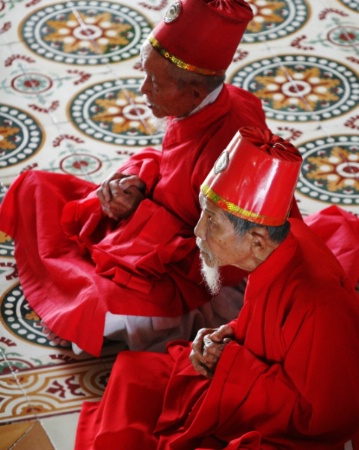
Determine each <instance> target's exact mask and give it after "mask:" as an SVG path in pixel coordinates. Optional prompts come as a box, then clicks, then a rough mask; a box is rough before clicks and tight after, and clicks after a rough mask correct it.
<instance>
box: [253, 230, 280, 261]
mask: <svg viewBox="0 0 359 450" xmlns="http://www.w3.org/2000/svg"><path fill="white" fill-rule="evenodd" d="M249 233H250V235H251V250H252V254H253V256H254V258H255V259H256V260H257V261H261V262H263V261H265V260H266V259H267V258H268V256H269V255H270V254H271V253H272V251H273V250H274V249H275V248H276V247H277V244H276V243H275V242H273V241H271V240H270V238H269V234H268V230H267V229H266V228H263V227H254V228H251V229H250V230H249Z"/></svg>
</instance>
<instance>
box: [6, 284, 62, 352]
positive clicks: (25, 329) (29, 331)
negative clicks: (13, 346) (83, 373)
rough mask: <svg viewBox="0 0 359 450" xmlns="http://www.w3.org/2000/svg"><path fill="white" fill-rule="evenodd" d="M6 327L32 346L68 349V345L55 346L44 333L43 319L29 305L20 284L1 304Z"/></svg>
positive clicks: (11, 290) (59, 344)
mask: <svg viewBox="0 0 359 450" xmlns="http://www.w3.org/2000/svg"><path fill="white" fill-rule="evenodd" d="M1 317H2V319H3V321H4V325H5V326H6V327H7V329H8V330H9V331H10V332H11V333H12V334H14V335H16V336H18V337H19V338H21V339H24V340H26V341H28V342H30V343H32V344H38V345H42V346H44V347H52V348H68V344H66V345H62V344H61V343H58V344H55V343H54V342H53V341H49V340H48V339H47V338H46V336H45V335H44V334H43V333H42V327H41V319H40V318H39V316H38V315H37V314H36V313H35V312H34V311H33V310H32V308H31V307H30V305H29V304H28V303H27V301H26V299H25V297H24V294H23V292H22V288H21V286H20V284H17V285H16V286H14V287H13V288H11V289H10V290H9V291H8V292H7V293H6V294H5V296H4V298H3V300H2V302H1Z"/></svg>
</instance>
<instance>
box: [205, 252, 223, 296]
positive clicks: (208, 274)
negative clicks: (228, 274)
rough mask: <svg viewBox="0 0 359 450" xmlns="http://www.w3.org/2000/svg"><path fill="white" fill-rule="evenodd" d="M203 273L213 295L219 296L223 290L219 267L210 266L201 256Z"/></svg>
mask: <svg viewBox="0 0 359 450" xmlns="http://www.w3.org/2000/svg"><path fill="white" fill-rule="evenodd" d="M201 262H202V264H201V272H202V276H203V278H204V281H205V283H206V285H207V287H208V289H209V291H210V293H211V294H212V295H217V294H218V292H219V291H220V289H221V277H220V273H219V269H218V266H216V265H214V264H212V265H208V264H207V263H206V261H205V259H204V258H203V256H202V255H201Z"/></svg>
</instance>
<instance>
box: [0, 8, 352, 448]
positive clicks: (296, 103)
mask: <svg viewBox="0 0 359 450" xmlns="http://www.w3.org/2000/svg"><path fill="white" fill-rule="evenodd" d="M169 3H170V2H169V1H168V0H143V1H140V0H119V1H101V0H90V1H85V0H74V1H71V2H70V1H69V2H66V1H65V2H62V1H57V0H0V182H1V192H0V195H1V197H0V201H1V198H2V197H3V195H4V192H5V191H6V189H7V187H8V185H9V184H10V183H11V182H12V180H13V179H14V177H15V176H16V175H18V174H19V173H21V172H23V171H24V170H27V169H30V168H33V169H43V170H47V171H50V172H59V173H71V174H75V175H77V176H79V177H82V178H86V179H88V180H91V181H93V182H95V183H98V182H100V181H101V180H102V179H103V178H104V177H105V176H106V175H107V174H108V173H109V172H111V171H112V170H114V168H117V167H118V166H119V165H120V164H121V162H123V161H124V160H126V158H128V157H129V156H130V155H132V154H133V153H135V152H137V151H139V150H140V149H141V148H142V147H144V146H148V145H150V146H155V147H158V148H160V144H161V139H162V133H161V132H160V131H157V130H154V129H153V128H152V126H151V123H150V121H149V118H150V114H149V111H148V109H147V108H146V106H145V105H144V103H143V100H142V98H141V95H140V94H139V91H138V88H139V85H140V80H141V78H142V73H141V68H140V64H139V48H140V46H141V43H142V42H143V40H144V39H145V37H146V36H147V35H148V33H149V31H150V29H151V28H152V27H153V26H154V24H155V23H156V22H157V21H158V20H159V19H160V17H162V15H163V14H164V11H165V9H166V8H167V6H168V5H169ZM250 4H251V6H252V7H253V10H254V12H255V18H254V20H253V21H252V22H251V24H250V26H249V28H248V31H247V32H246V34H245V36H244V39H243V41H242V44H241V45H240V47H239V49H238V51H237V53H236V55H235V58H234V60H233V63H232V65H231V66H230V68H229V70H228V72H227V75H228V76H227V81H228V82H230V83H232V84H235V85H240V86H243V87H244V88H246V89H248V90H249V91H251V92H253V93H255V94H256V95H257V96H258V97H259V98H260V99H261V100H262V102H263V105H264V108H265V111H266V114H267V118H268V123H269V125H270V127H271V128H272V130H273V131H274V132H275V133H277V134H280V135H282V136H283V137H285V138H290V139H291V140H292V142H293V143H294V144H295V145H297V146H298V147H299V148H300V151H301V152H302V154H303V158H304V164H303V168H302V173H301V176H300V180H299V183H298V188H297V193H296V197H297V199H298V201H299V206H300V209H301V211H302V213H303V214H304V215H307V214H311V213H313V212H316V211H319V210H321V209H323V208H325V207H326V206H328V205H329V204H336V205H339V206H341V207H342V208H344V209H346V210H349V211H352V212H353V213H355V214H359V179H358V175H359V133H358V130H359V109H358V100H359V79H358V70H359V27H358V23H359V2H358V0H315V1H314V0H310V1H309V0H282V1H270V0H250ZM198 20H200V18H198ZM0 308H1V318H0V425H1V426H0V450H4V449H9V448H14V449H28V450H35V449H36V450H47V449H53V448H55V449H56V450H71V449H72V448H73V440H74V434H75V428H76V422H77V417H78V411H79V409H80V407H81V403H82V402H83V400H85V399H95V398H98V397H100V396H101V394H102V392H103V389H104V386H105V383H106V379H107V377H108V374H109V372H110V370H111V364H112V362H113V359H114V355H115V354H116V352H117V351H119V350H120V348H119V347H116V346H109V347H106V349H105V351H104V354H103V356H102V357H101V358H99V359H94V358H90V357H89V356H88V355H81V356H76V355H74V354H73V353H72V351H71V350H70V349H69V348H67V347H66V345H65V343H62V342H53V341H49V340H48V339H47V337H46V336H44V335H43V334H42V328H41V325H40V319H39V317H38V316H37V315H36V313H35V312H34V311H32V310H31V308H29V306H28V304H27V302H26V299H25V298H24V296H23V294H22V291H21V286H20V285H19V281H18V278H17V272H16V263H15V260H14V257H13V242H12V240H11V238H9V237H8V236H6V235H4V234H2V233H1V232H0Z"/></svg>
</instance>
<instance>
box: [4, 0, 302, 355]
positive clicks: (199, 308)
mask: <svg viewBox="0 0 359 450" xmlns="http://www.w3.org/2000/svg"><path fill="white" fill-rule="evenodd" d="M251 18H252V12H251V9H250V7H249V5H248V4H247V3H246V2H245V1H244V0H218V1H213V0H179V1H176V2H175V3H174V4H173V5H172V6H171V7H170V8H169V9H168V11H167V13H166V16H165V18H164V20H162V21H161V22H160V23H159V24H158V25H157V26H156V27H155V28H154V30H153V31H152V33H151V35H150V36H149V37H148V39H147V41H146V42H145V43H144V45H143V48H142V54H141V58H142V64H143V69H144V72H145V79H144V81H143V84H142V87H141V92H142V93H143V94H144V97H145V99H146V103H147V104H148V106H149V108H151V109H152V111H153V113H154V115H155V116H156V117H158V118H164V117H166V118H167V128H166V133H165V136H164V140H163V148H162V151H161V152H160V151H157V150H154V149H151V148H146V149H144V150H143V151H141V152H140V153H138V154H136V155H135V156H134V157H132V158H130V160H129V161H128V163H127V164H125V165H124V166H123V167H121V168H120V169H119V170H118V172H117V173H115V174H114V175H113V176H111V177H110V178H109V179H108V180H106V181H105V182H104V183H103V184H102V185H101V186H100V187H98V186H95V185H94V184H92V183H89V182H87V181H84V180H81V179H78V178H75V177H73V176H69V175H64V174H54V173H45V172H41V171H29V172H26V173H24V174H22V175H21V176H20V177H19V178H18V179H17V180H15V182H14V183H13V184H12V185H11V186H10V189H9V191H8V193H7V195H6V196H5V199H4V200H3V204H2V207H1V212H0V224H1V225H0V226H1V230H2V231H4V232H5V233H7V234H8V235H10V236H12V237H13V238H14V241H15V257H16V261H17V266H18V271H19V277H20V282H21V285H22V288H23V291H24V294H25V297H26V299H27V301H28V302H29V304H30V305H31V307H32V308H33V309H34V310H35V311H36V312H37V314H38V315H39V316H40V317H41V318H42V319H43V322H44V323H45V324H46V325H47V327H48V328H49V329H50V330H52V332H53V333H55V334H56V335H58V336H60V337H61V338H62V339H66V340H69V341H71V342H72V343H73V348H74V349H77V350H78V348H80V349H83V350H85V351H86V352H88V353H91V354H93V355H96V356H98V355H99V354H100V351H101V348H102V344H103V336H107V337H110V338H111V339H118V340H122V341H124V342H126V343H127V345H128V346H129V348H131V349H135V350H145V349H151V350H156V351H157V350H162V351H163V350H164V348H165V342H166V341H168V340H169V339H176V338H178V337H183V338H186V339H190V338H191V336H192V338H193V335H192V333H193V330H196V331H197V330H198V326H202V325H203V323H204V321H205V322H206V323H209V324H210V323H212V322H213V321H216V317H214V316H213V312H212V309H211V308H210V300H211V298H212V295H211V294H210V293H209V292H208V290H207V289H206V287H205V286H204V284H203V283H202V281H201V275H200V264H199V257H198V250H197V248H196V244H195V238H194V235H193V228H194V226H195V224H196V221H197V219H198V217H199V214H200V208H199V203H198V193H199V187H200V184H201V181H202V180H203V176H204V174H206V173H208V171H209V170H210V168H211V167H212V165H213V163H214V161H215V160H216V158H217V157H218V155H219V153H220V152H221V151H222V150H223V148H225V147H226V145H227V144H228V142H229V141H230V139H231V138H232V136H233V134H234V133H235V131H236V130H237V129H238V127H240V126H248V125H252V126H258V127H261V128H264V129H265V128H266V124H265V118H264V113H263V110H262V107H261V103H260V101H259V100H258V99H257V98H255V97H254V96H253V95H252V94H250V93H248V92H246V91H244V90H243V89H239V88H237V87H234V86H231V85H227V84H224V79H225V71H226V69H227V67H228V66H229V64H230V63H231V61H232V57H233V54H234V52H235V51H236V48H237V46H238V44H239V42H240V40H241V37H242V35H243V33H244V30H245V28H246V25H247V23H248V22H249V21H250V20H251ZM296 211H297V210H296ZM297 213H298V211H297ZM298 214H299V213H298ZM222 323H223V322H222ZM194 334H195V332H194Z"/></svg>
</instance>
